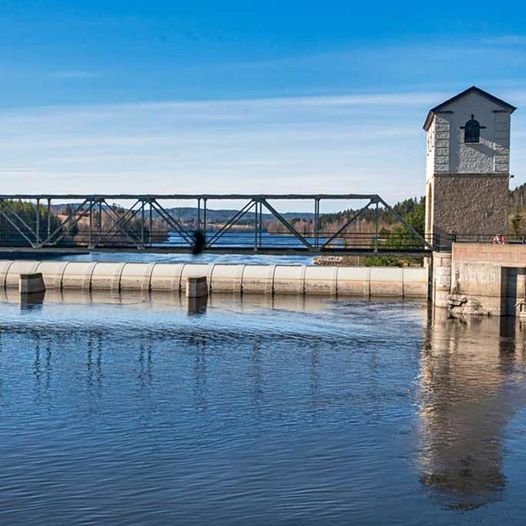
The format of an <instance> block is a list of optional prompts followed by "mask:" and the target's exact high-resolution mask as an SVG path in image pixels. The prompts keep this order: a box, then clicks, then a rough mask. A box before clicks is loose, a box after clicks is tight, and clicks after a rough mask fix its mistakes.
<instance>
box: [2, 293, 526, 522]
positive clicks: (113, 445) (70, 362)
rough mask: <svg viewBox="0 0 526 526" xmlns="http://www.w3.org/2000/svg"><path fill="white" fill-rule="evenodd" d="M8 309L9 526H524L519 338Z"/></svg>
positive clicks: (341, 309)
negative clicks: (353, 525) (208, 525)
mask: <svg viewBox="0 0 526 526" xmlns="http://www.w3.org/2000/svg"><path fill="white" fill-rule="evenodd" d="M0 300H1V301H0V317H1V320H2V322H1V326H0V524H6V525H7V524H9V525H12V524H24V525H27V524H39V525H62V524H65V525H66V524H67V525H71V524H97V525H100V524H103V525H104V524H108V525H109V524H111V525H115V524H141V525H161V524H199V525H200V524H225V525H247V524H251V525H259V524H262V525H263V524H287V525H288V524H306V525H310V524H313V525H314V524H316V525H319V524H390V525H391V524H404V525H405V524H415V525H416V524H419V525H420V524H444V525H446V524H507V525H510V524H523V523H524V513H525V512H526V499H525V498H524V495H525V492H526V477H524V473H525V470H526V442H525V440H526V410H525V407H526V405H525V404H526V383H525V339H524V334H525V329H523V328H522V327H521V326H520V325H515V324H514V323H511V324H510V323H509V322H502V321H501V320H497V319H480V320H472V321H471V322H469V323H462V322H459V321H454V320H447V319H444V318H443V317H442V316H438V315H436V316H433V315H431V314H429V313H428V310H427V306H426V304H425V303H422V302H415V301H365V300H359V299H346V300H334V299H328V298H327V299H316V298H310V299H309V298H307V299H304V298H301V297H295V296H293V297H282V298H279V297H276V298H274V299H273V300H272V299H270V298H265V297H262V296H260V297H255V298H248V297H245V298H243V299H242V300H241V299H240V298H235V297H221V296H214V297H212V298H211V300H209V302H208V304H207V305H195V304H187V303H186V300H185V299H184V298H180V297H179V296H170V295H168V296H164V295H163V296H159V295H155V296H152V297H141V296H133V295H125V296H120V297H119V296H109V295H105V294H99V295H97V296H95V297H92V296H87V295H81V294H78V293H71V294H68V295H66V296H64V295H58V294H57V293H55V294H53V293H50V292H48V293H47V294H46V298H45V300H44V302H43V303H41V304H40V303H37V304H20V303H19V302H18V300H17V297H16V294H15V295H14V296H11V295H10V296H4V297H2V298H0Z"/></svg>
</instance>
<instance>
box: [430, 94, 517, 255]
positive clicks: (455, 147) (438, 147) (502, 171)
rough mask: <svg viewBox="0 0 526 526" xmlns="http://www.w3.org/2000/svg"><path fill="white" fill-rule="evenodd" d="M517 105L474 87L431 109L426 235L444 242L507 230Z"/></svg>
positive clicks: (484, 235) (489, 237)
mask: <svg viewBox="0 0 526 526" xmlns="http://www.w3.org/2000/svg"><path fill="white" fill-rule="evenodd" d="M515 109H516V108H515V107H514V106H512V105H511V104H508V103H507V102H504V101H503V100H501V99H498V98H497V97H495V96H493V95H491V94H490V93H487V92H485V91H483V90H481V89H480V88H477V87H475V86H472V87H471V88H468V89H467V90H465V91H463V92H462V93H459V94H458V95H455V96H454V97H452V98H451V99H449V100H446V101H445V102H443V103H442V104H439V105H438V106H435V107H434V108H433V109H432V110H430V111H429V113H428V115H427V119H426V121H425V123H424V130H426V132H427V164H426V174H427V182H426V234H427V235H430V234H433V235H434V237H435V242H436V241H437V240H439V241H440V244H441V245H442V246H444V245H447V244H448V243H450V242H451V240H452V239H454V237H455V235H456V236H459V237H460V236H461V237H462V238H464V239H467V237H468V236H473V240H475V237H477V236H478V239H480V240H482V238H485V237H486V236H487V237H488V239H491V238H492V237H493V236H494V235H495V234H499V233H500V234H502V233H505V232H506V225H507V216H508V202H509V177H510V168H509V165H510V163H509V160H510V116H511V114H512V113H513V112H514V111H515Z"/></svg>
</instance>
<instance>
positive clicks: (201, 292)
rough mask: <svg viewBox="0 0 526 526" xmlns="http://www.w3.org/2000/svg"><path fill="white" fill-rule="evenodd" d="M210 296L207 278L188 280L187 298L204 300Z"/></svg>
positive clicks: (190, 278)
mask: <svg viewBox="0 0 526 526" xmlns="http://www.w3.org/2000/svg"><path fill="white" fill-rule="evenodd" d="M204 296H208V284H207V280H206V276H200V277H188V278H186V297H187V298H202V297H204Z"/></svg>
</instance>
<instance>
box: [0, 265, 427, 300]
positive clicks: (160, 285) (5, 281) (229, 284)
mask: <svg viewBox="0 0 526 526" xmlns="http://www.w3.org/2000/svg"><path fill="white" fill-rule="evenodd" d="M30 272H40V273H42V276H43V278H44V283H45V285H46V288H47V289H58V290H68V289H76V290H83V291H97V290H109V291H113V292H119V291H127V290H134V291H145V292H148V291H152V292H155V291H159V292H184V290H185V286H186V278H188V277H198V276H206V277H207V281H208V286H209V291H210V293H214V292H217V293H225V292H226V293H237V294H302V295H303V294H305V295H311V294H312V295H330V296H361V297H395V298H404V297H409V298H411V297H412V298H426V297H427V292H428V269H426V268H398V267H319V266H315V265H239V264H220V263H211V264H195V263H107V262H84V261H29V260H12V261H11V260H10V261H8V260H1V261H0V287H1V288H3V289H6V288H14V287H18V280H19V276H20V274H24V273H30Z"/></svg>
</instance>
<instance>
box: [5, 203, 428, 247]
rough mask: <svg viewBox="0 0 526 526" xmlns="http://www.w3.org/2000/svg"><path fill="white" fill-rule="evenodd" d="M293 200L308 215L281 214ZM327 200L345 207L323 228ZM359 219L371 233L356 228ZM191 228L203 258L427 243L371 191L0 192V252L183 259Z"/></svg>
mask: <svg viewBox="0 0 526 526" xmlns="http://www.w3.org/2000/svg"><path fill="white" fill-rule="evenodd" d="M293 202H294V204H295V207H294V208H297V207H298V202H302V205H301V206H302V207H303V208H305V209H307V208H310V209H311V210H312V212H310V213H309V215H308V216H307V217H308V220H307V221H305V220H303V221H301V220H296V219H295V214H294V213H290V212H285V211H283V208H284V206H290V205H291V203H293ZM335 202H338V207H339V208H338V209H339V210H341V211H345V214H341V215H340V216H339V218H340V222H339V223H338V224H337V226H334V224H335V223H334V221H333V222H332V223H331V225H328V222H327V221H326V219H327V217H328V216H327V215H325V214H329V215H330V214H334V209H335V208H334V207H335ZM191 208H193V210H191ZM303 208H302V210H303ZM225 209H226V210H225ZM322 209H324V210H327V212H326V213H325V212H323V213H322V212H321V210H322ZM183 210H186V214H187V215H186V217H184V214H183V213H182V211H183ZM218 211H221V212H222V213H223V218H222V219H221V220H218ZM189 214H190V216H191V219H190V220H189V219H188V217H189ZM225 214H226V217H224V216H225ZM297 217H303V218H304V217H305V216H304V214H303V213H299V212H298V213H297ZM332 217H333V218H334V217H335V216H332ZM364 218H367V219H368V221H367V224H369V225H372V227H369V228H370V231H367V232H363V231H361V229H360V228H359V227H360V222H361V220H362V219H364ZM386 221H388V222H389V224H391V225H394V226H396V225H397V226H403V227H404V229H403V232H404V234H400V233H399V234H398V242H397V243H396V244H393V243H392V236H390V234H388V233H386V231H385V228H382V224H385V222H386ZM269 223H272V232H273V233H271V232H270V230H271V229H270V228H269ZM362 224H363V223H362ZM196 231H199V232H200V233H201V234H202V235H201V236H200V237H201V240H202V242H203V247H202V248H203V252H205V253H217V254H226V253H237V254H254V253H256V254H274V255H317V254H327V255H373V254H381V255H407V256H423V255H426V254H429V253H431V251H432V243H431V242H430V241H429V240H426V239H424V237H423V236H421V235H420V234H419V233H418V232H417V231H416V230H415V229H414V228H413V227H412V226H411V225H409V224H408V223H407V221H405V219H404V218H403V217H401V216H400V215H399V214H398V213H397V212H396V211H395V210H394V209H393V208H392V207H390V206H389V205H388V204H387V203H386V202H385V201H384V200H383V199H382V198H381V197H380V196H379V195H377V194H307V195H305V194H279V195H271V194H259V195H247V194H224V195H213V194H199V195H197V194H196V195H186V194H170V195H133V194H117V195H113V194H112V195H99V194H96V195H79V194H63V195H60V194H53V195H46V194H42V195H33V194H14V195H0V251H3V252H17V253H21V252H34V253H41V254H43V253H46V252H47V253H60V252H67V253H75V252H86V251H107V252H108V251H109V252H117V251H128V252H130V251H139V252H156V253H185V252H191V251H192V250H193V248H194V246H195V235H196V234H195V233H196Z"/></svg>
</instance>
